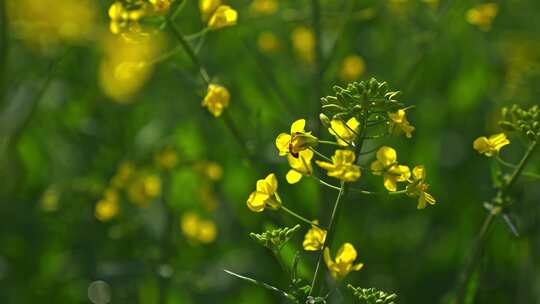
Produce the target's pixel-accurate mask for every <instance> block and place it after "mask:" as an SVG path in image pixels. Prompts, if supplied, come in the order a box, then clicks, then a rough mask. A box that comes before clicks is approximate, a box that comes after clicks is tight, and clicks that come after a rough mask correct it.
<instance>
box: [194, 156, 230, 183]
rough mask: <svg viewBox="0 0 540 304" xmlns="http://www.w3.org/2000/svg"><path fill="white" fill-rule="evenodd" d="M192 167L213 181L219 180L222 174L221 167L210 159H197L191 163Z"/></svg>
mask: <svg viewBox="0 0 540 304" xmlns="http://www.w3.org/2000/svg"><path fill="white" fill-rule="evenodd" d="M193 169H194V170H195V171H197V172H198V173H199V174H202V175H203V176H205V177H207V178H209V179H211V180H213V181H217V180H220V179H221V177H222V176H223V168H222V167H221V166H220V165H219V164H218V163H216V162H212V161H198V162H196V163H195V164H194V165H193Z"/></svg>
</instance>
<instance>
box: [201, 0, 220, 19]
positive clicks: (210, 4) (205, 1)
mask: <svg viewBox="0 0 540 304" xmlns="http://www.w3.org/2000/svg"><path fill="white" fill-rule="evenodd" d="M220 5H221V0H199V10H200V11H201V17H202V19H203V21H206V20H208V18H210V16H212V13H213V12H215V11H216V9H217V8H218V6H220Z"/></svg>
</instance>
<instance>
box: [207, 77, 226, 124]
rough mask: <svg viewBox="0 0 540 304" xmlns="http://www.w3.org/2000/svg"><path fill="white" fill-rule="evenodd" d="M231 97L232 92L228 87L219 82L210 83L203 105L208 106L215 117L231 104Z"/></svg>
mask: <svg viewBox="0 0 540 304" xmlns="http://www.w3.org/2000/svg"><path fill="white" fill-rule="evenodd" d="M230 99H231V94H230V93H229V90H227V88H225V87H223V86H220V85H217V84H209V85H208V92H207V93H206V96H205V97H204V99H203V101H202V106H203V107H206V108H207V109H208V111H209V112H210V113H212V115H214V117H219V116H221V114H222V113H223V110H224V109H225V108H227V107H228V106H229V102H230Z"/></svg>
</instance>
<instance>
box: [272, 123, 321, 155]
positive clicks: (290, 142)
mask: <svg viewBox="0 0 540 304" xmlns="http://www.w3.org/2000/svg"><path fill="white" fill-rule="evenodd" d="M305 127H306V120H305V119H298V120H296V121H295V122H293V123H292V125H291V133H290V134H287V133H280V134H279V135H278V136H277V137H276V147H277V148H278V151H279V155H280V156H286V155H288V154H289V153H290V154H292V155H293V156H294V157H298V153H299V152H300V151H303V150H305V149H307V148H309V147H314V146H316V145H317V143H318V141H319V139H318V138H317V137H315V136H313V135H311V132H306V131H305V130H304V128H305Z"/></svg>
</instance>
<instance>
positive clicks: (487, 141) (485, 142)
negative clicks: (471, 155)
mask: <svg viewBox="0 0 540 304" xmlns="http://www.w3.org/2000/svg"><path fill="white" fill-rule="evenodd" d="M508 144H510V140H508V138H506V134H504V133H499V134H494V135H491V136H490V137H489V138H487V137H485V136H482V137H478V138H477V139H476V140H475V141H474V142H473V148H474V149H475V150H476V151H478V153H481V154H484V155H486V156H488V157H491V156H493V155H496V154H497V153H499V150H501V148H502V147H504V146H506V145H508Z"/></svg>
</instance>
